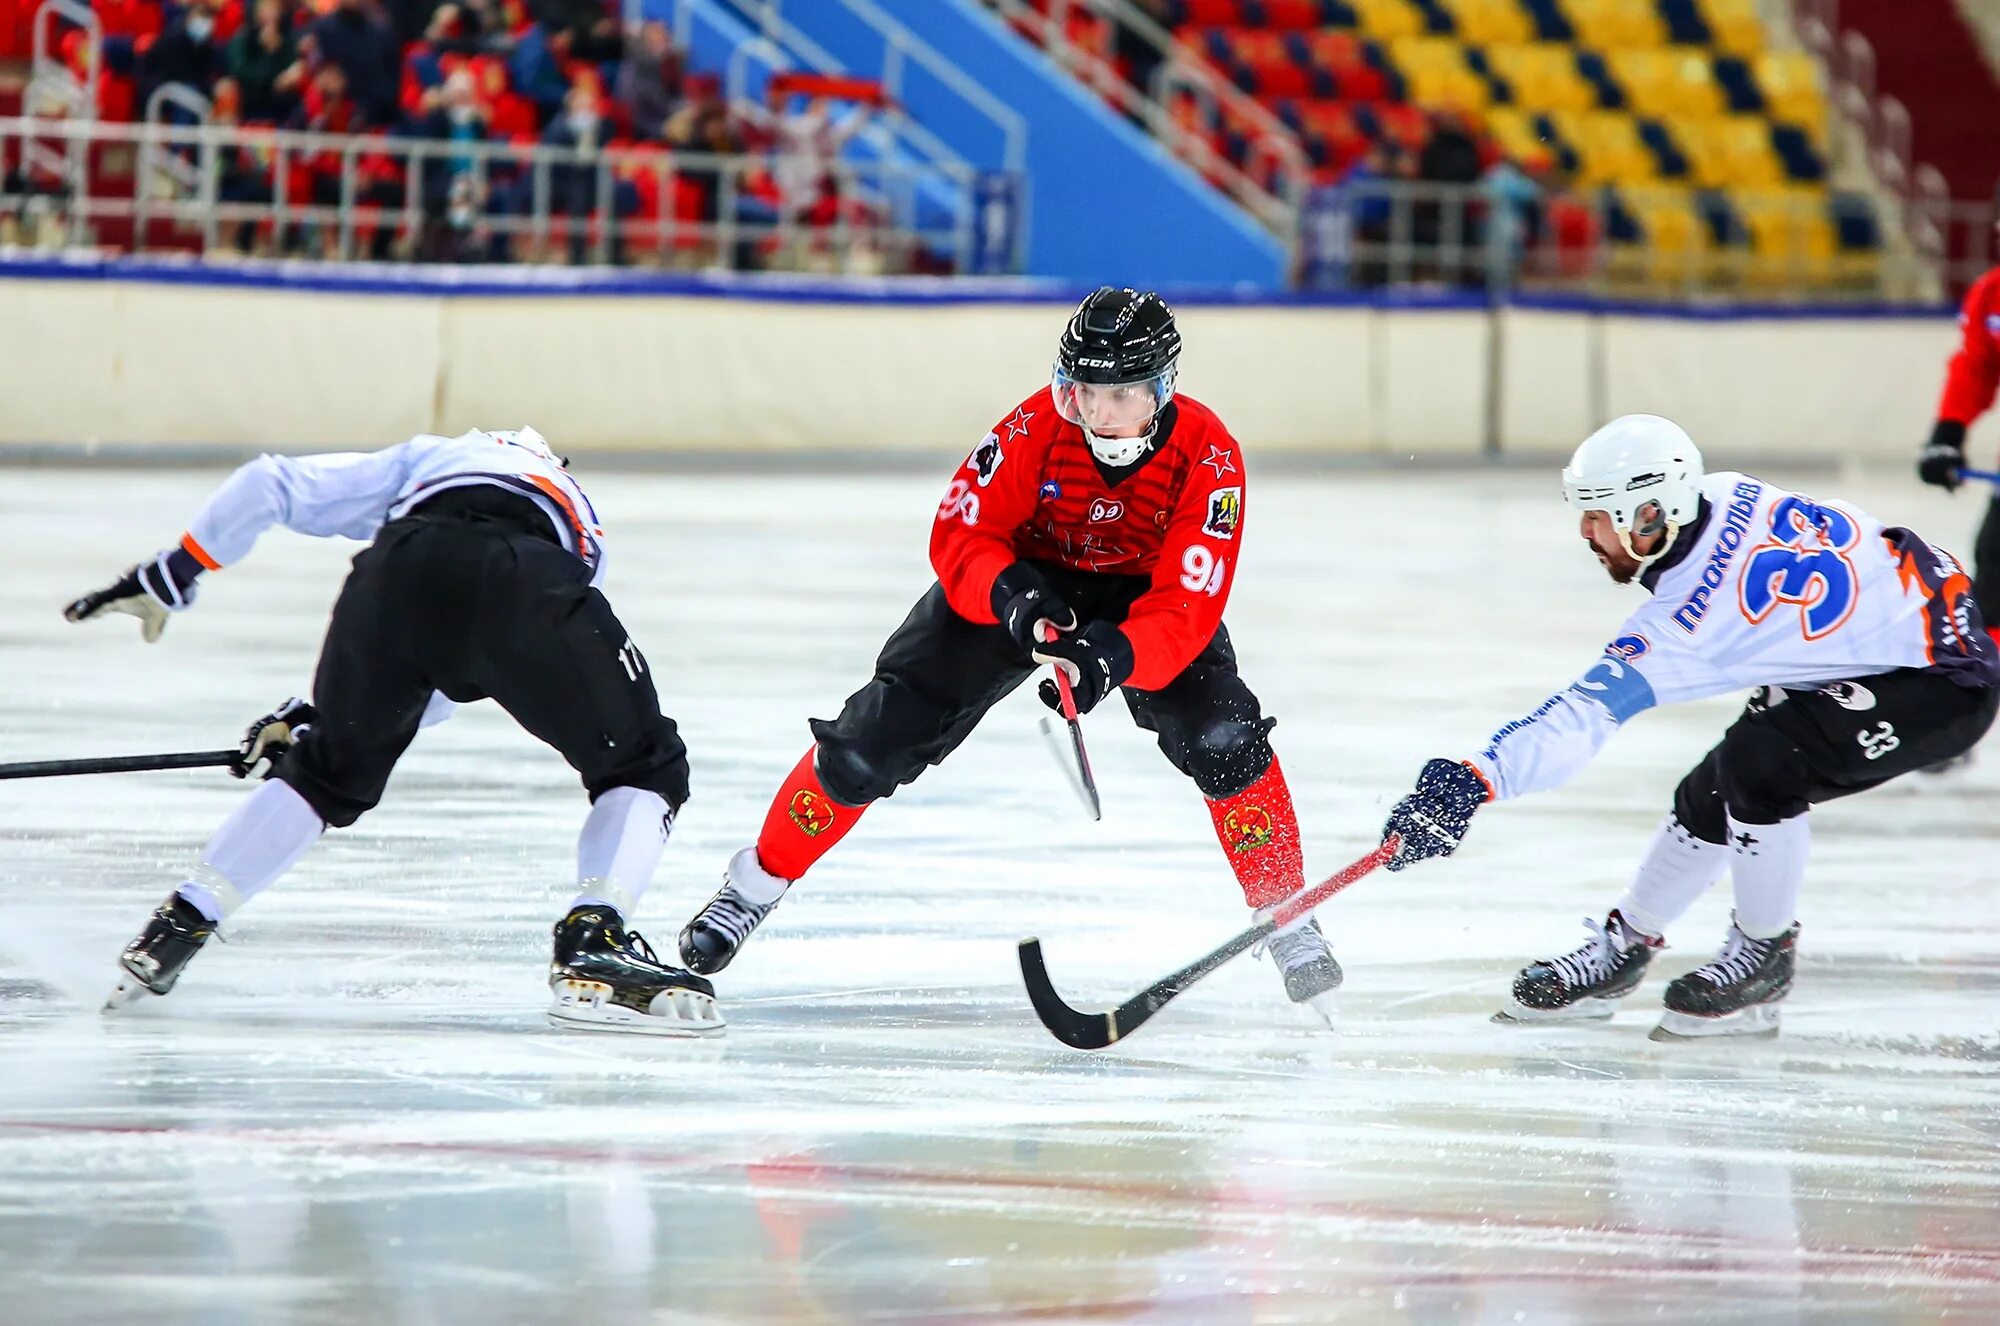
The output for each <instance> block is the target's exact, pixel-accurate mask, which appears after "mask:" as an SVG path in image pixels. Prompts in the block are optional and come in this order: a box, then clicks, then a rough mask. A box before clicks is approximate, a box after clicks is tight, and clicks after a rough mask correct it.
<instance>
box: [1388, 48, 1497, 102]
mask: <svg viewBox="0 0 2000 1326" xmlns="http://www.w3.org/2000/svg"><path fill="white" fill-rule="evenodd" d="M1389 59H1390V60H1391V61H1393V62H1394V63H1395V66H1396V68H1397V69H1399V70H1400V71H1402V75H1403V79H1404V82H1405V83H1406V84H1407V85H1408V94H1409V100H1410V101H1411V102H1412V103H1413V104H1415V105H1418V106H1421V107H1423V108H1424V109H1425V110H1456V111H1463V112H1466V113H1468V114H1470V113H1477V112H1481V111H1484V110H1485V109H1486V103H1487V102H1488V101H1489V100H1490V99H1491V90H1490V89H1489V88H1488V86H1487V83H1486V80H1485V79H1483V78H1481V77H1480V76H1479V75H1478V74H1476V73H1474V72H1473V71H1472V66H1470V65H1468V64H1466V62H1465V48H1464V47H1463V46H1460V45H1459V44H1458V43H1457V42H1455V41H1453V40H1452V39H1451V38H1449V37H1405V38H1403V39H1402V40H1401V41H1393V42H1390V43H1389Z"/></svg>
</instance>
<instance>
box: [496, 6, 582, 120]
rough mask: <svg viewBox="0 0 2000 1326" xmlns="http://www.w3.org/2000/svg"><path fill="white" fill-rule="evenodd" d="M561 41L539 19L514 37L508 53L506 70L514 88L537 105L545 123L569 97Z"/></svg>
mask: <svg viewBox="0 0 2000 1326" xmlns="http://www.w3.org/2000/svg"><path fill="white" fill-rule="evenodd" d="M560 46H561V43H560V42H559V41H558V40H557V38H556V36H555V34H553V33H551V32H550V31H549V30H548V29H547V28H545V27H543V26H542V25H541V24H540V23H535V24H531V25H530V26H529V27H528V28H527V30H526V31H524V32H522V33H521V35H520V38H519V39H518V40H516V41H515V43H514V49H513V52H512V53H511V54H510V55H509V56H508V57H507V72H508V73H509V74H510V75H512V77H513V81H514V89H515V90H516V91H517V92H519V93H520V94H521V95H522V96H524V97H526V98H527V99H528V100H529V101H531V102H533V103H534V105H535V114H536V120H537V122H538V123H540V124H541V125H543V126H544V127H546V126H547V125H548V124H550V123H551V122H552V121H553V120H554V119H555V117H556V115H557V113H558V112H559V111H560V110H561V109H562V106H563V103H564V101H565V100H566V99H567V98H568V97H569V78H568V76H567V75H566V74H564V73H563V66H562V62H563V55H562V51H561V49H560Z"/></svg>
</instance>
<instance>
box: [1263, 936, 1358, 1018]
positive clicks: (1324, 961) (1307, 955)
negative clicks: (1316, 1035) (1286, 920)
mask: <svg viewBox="0 0 2000 1326" xmlns="http://www.w3.org/2000/svg"><path fill="white" fill-rule="evenodd" d="M1269 946H1270V950H1271V961H1272V962H1273V963H1275V964H1277V968H1278V974H1279V975H1280V976H1282V977H1284V978H1285V997H1286V998H1288V999H1290V1000H1291V1001H1292V1002H1293V1003H1295V1004H1305V1005H1308V1006H1309V1007H1311V1009H1312V1011H1313V1012H1315V1013H1317V1014H1319V1015H1320V1017H1321V1018H1322V1019H1324V1020H1325V1022H1326V1024H1327V1025H1328V1026H1329V1027H1330V1026H1332V1025H1333V992H1334V991H1335V990H1338V989H1339V988H1340V982H1341V971H1340V963H1338V962H1337V961H1335V960H1334V956H1333V950H1332V949H1331V948H1329V947H1327V942H1326V935H1325V933H1324V932H1322V931H1321V930H1320V928H1319V918H1317V917H1314V916H1308V917H1306V919H1305V920H1304V921H1302V922H1294V923H1293V924H1291V925H1289V926H1287V927H1286V928H1284V929H1283V930H1280V931H1278V932H1277V933H1275V934H1273V935H1272V936H1271V938H1270V941H1269Z"/></svg>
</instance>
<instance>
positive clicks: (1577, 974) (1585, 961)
mask: <svg viewBox="0 0 2000 1326" xmlns="http://www.w3.org/2000/svg"><path fill="white" fill-rule="evenodd" d="M1583 928H1584V929H1585V930H1588V931H1589V932H1590V938H1589V939H1587V940H1585V941H1584V942H1583V944H1582V945H1580V946H1579V947H1577V948H1574V949H1571V950H1570V951H1569V952H1567V953H1565V954H1563V955H1562V956H1561V957H1559V958H1550V959H1549V960H1548V964H1549V966H1551V967H1553V968H1554V969H1555V971H1556V974H1557V975H1559V976H1561V977H1562V979H1563V983H1564V984H1566V985H1568V986H1569V987H1570V988H1571V989H1572V990H1581V989H1584V988H1586V987H1588V986H1592V985H1595V984H1597V983H1598V982H1599V981H1601V980H1603V979H1604V978H1605V977H1607V976H1609V975H1611V969H1612V966H1613V965H1614V963H1615V961H1616V959H1617V956H1618V941H1617V940H1615V939H1613V938H1612V937H1611V932H1610V931H1609V930H1606V929H1605V928H1604V926H1603V925H1602V924H1601V923H1600V922H1598V921H1597V920H1596V919H1595V918H1594V917H1589V916H1586V917H1584V918H1583Z"/></svg>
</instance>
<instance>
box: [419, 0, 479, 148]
mask: <svg viewBox="0 0 2000 1326" xmlns="http://www.w3.org/2000/svg"><path fill="white" fill-rule="evenodd" d="M469 50H470V43H468V42H467V41H466V40H465V36H464V25H463V22H462V14H461V11H460V9H459V7H458V6H457V5H454V4H442V5H439V6H438V7H437V8H436V9H435V10H433V11H432V13H431V21H430V26H429V27H427V28H425V29H424V37H423V40H422V41H419V42H415V43H413V44H412V45H411V46H410V47H409V49H407V50H405V51H404V52H403V89H402V106H403V112H404V113H405V114H406V115H408V116H409V117H410V118H411V119H413V120H421V119H423V118H424V117H425V116H426V115H429V114H430V113H431V111H433V110H434V109H436V108H437V106H438V105H439V104H440V102H441V99H442V93H443V91H444V82H445V75H447V74H449V73H450V72H451V71H452V70H453V69H454V68H456V67H458V66H460V65H462V64H464V63H465V60H466V57H467V53H468V51H469Z"/></svg>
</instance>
